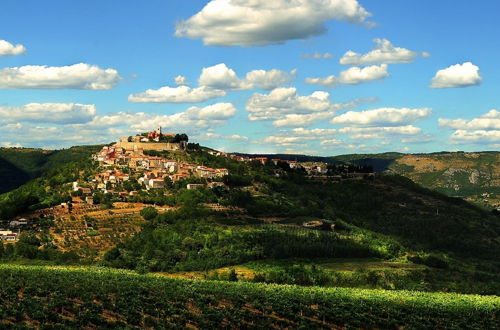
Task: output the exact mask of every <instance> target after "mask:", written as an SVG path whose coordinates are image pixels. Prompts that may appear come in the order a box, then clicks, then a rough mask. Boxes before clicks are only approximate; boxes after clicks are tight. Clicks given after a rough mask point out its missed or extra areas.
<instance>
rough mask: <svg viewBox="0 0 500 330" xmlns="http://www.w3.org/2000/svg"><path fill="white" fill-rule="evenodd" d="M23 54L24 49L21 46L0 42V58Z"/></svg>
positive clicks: (4, 41)
mask: <svg viewBox="0 0 500 330" xmlns="http://www.w3.org/2000/svg"><path fill="white" fill-rule="evenodd" d="M25 53H26V47H24V46H23V45H21V44H17V45H13V44H11V43H10V42H8V41H7V40H0V56H16V55H21V54H25Z"/></svg>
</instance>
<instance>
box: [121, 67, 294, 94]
mask: <svg viewBox="0 0 500 330" xmlns="http://www.w3.org/2000/svg"><path fill="white" fill-rule="evenodd" d="M295 74H296V70H292V71H291V72H290V73H288V72H284V71H281V70H277V69H272V70H269V71H265V70H253V71H250V72H248V73H247V74H246V77H245V78H244V79H240V78H239V77H238V75H237V74H236V72H235V71H234V70H233V69H231V68H229V67H228V66H227V65H226V64H224V63H220V64H216V65H213V66H210V67H206V68H203V69H202V71H201V74H200V77H199V79H198V84H199V87H196V88H191V87H188V86H185V84H187V79H186V77H184V76H181V75H179V76H177V77H175V83H176V84H177V85H180V86H177V87H169V86H164V87H160V88H159V89H148V90H146V91H145V92H142V93H137V94H130V95H129V97H128V100H129V101H130V102H141V103H197V102H204V101H207V100H210V99H214V98H217V97H222V96H225V95H226V91H228V90H248V89H253V88H260V89H264V90H270V89H274V88H276V87H278V86H281V85H283V84H286V83H289V82H291V81H292V80H293V79H294V77H295Z"/></svg>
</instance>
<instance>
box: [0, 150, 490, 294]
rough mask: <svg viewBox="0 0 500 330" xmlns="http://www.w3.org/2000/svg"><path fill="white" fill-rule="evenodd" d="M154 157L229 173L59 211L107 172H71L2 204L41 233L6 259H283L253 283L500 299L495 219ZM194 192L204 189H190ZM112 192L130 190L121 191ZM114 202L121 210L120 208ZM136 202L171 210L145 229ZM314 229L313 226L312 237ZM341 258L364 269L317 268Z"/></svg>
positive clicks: (396, 185)
mask: <svg viewBox="0 0 500 330" xmlns="http://www.w3.org/2000/svg"><path fill="white" fill-rule="evenodd" d="M159 156H161V157H167V158H168V159H177V158H178V159H179V160H182V161H188V162H192V163H193V164H203V165H205V166H209V167H213V168H217V167H222V168H225V169H227V170H228V171H229V173H230V174H229V175H227V176H225V177H224V179H223V182H220V183H223V185H222V186H221V185H218V186H216V187H214V188H208V187H207V186H206V179H203V178H199V177H198V178H197V177H191V178H187V179H183V180H179V181H176V182H173V183H172V182H170V183H169V184H168V185H166V186H164V187H163V188H161V189H152V190H146V189H144V190H142V191H141V192H138V193H136V194H133V195H130V194H128V193H126V194H125V196H119V195H118V194H117V193H115V194H113V193H105V194H103V193H102V192H98V191H96V192H95V193H94V195H93V197H94V201H95V203H96V205H87V204H81V206H78V207H77V206H76V205H75V207H74V208H73V210H72V211H70V210H66V209H64V211H61V210H60V208H61V206H58V207H55V206H54V205H58V204H60V203H61V202H65V201H67V200H68V199H69V198H71V195H70V194H72V195H73V197H74V198H77V199H78V198H79V197H78V195H77V192H75V191H73V188H72V185H71V184H70V183H71V182H74V181H78V182H80V183H81V184H82V185H87V186H88V187H90V186H91V185H92V184H94V185H95V184H96V183H92V180H94V178H95V175H96V173H99V172H101V171H102V169H100V168H99V166H97V165H96V164H95V163H93V161H92V160H90V159H87V160H85V161H80V162H71V163H67V164H65V165H62V166H59V167H57V168H55V169H52V170H51V171H49V172H47V173H46V174H45V175H44V176H42V177H40V178H38V179H36V180H33V181H31V182H30V183H28V184H26V185H23V186H21V187H19V188H18V189H15V190H13V191H11V192H9V193H6V194H3V195H1V196H0V214H2V215H4V217H6V218H7V217H8V216H9V215H16V214H20V215H23V216H26V217H29V218H30V219H32V220H31V223H32V224H33V226H35V227H34V228H35V229H36V231H35V232H32V233H30V232H29V231H26V233H24V234H23V235H22V236H21V239H20V240H19V242H18V243H17V244H16V248H15V249H10V250H9V251H7V249H6V248H5V253H4V258H5V259H7V260H12V259H17V258H28V259H44V260H52V261H54V262H74V261H75V255H76V256H77V258H76V259H78V258H79V259H80V261H79V262H85V263H89V262H90V263H100V264H105V265H107V266H110V267H119V268H127V269H135V270H137V271H141V272H169V273H178V272H186V271H202V272H212V273H213V272H214V271H215V270H217V269H219V268H221V267H234V266H242V265H246V266H242V267H243V268H245V267H246V269H248V263H249V262H263V261H264V262H267V261H270V262H271V261H273V260H282V261H283V262H281V263H279V264H277V265H275V266H273V267H275V268H273V269H267V268H265V267H264V269H263V271H262V272H260V271H257V272H256V273H258V274H257V275H258V276H257V277H258V279H259V280H260V281H262V282H269V283H271V282H275V283H299V284H307V283H322V284H321V285H325V286H337V285H342V286H365V287H374V288H412V289H418V290H427V291H433V290H445V291H455V292H463V293H483V294H498V293H500V287H498V283H500V281H499V278H498V273H499V272H498V271H499V269H500V264H498V262H497V261H496V257H497V255H498V251H500V241H499V239H498V238H499V237H500V222H499V221H498V216H496V215H494V214H492V213H490V212H487V211H485V210H483V209H480V208H478V207H476V206H474V205H471V204H469V203H467V202H465V201H463V200H461V199H458V198H450V197H447V196H445V195H442V194H440V193H438V192H435V191H431V190H428V189H425V188H422V187H421V186H419V185H417V184H415V183H413V182H412V181H410V180H408V179H405V178H403V177H399V176H391V175H381V176H377V177H375V178H370V177H366V178H365V179H363V177H358V178H354V179H349V178H347V179H343V180H340V181H328V180H327V181H324V180H316V179H314V177H313V178H310V177H309V176H307V175H306V173H305V172H304V171H303V170H301V169H291V168H289V167H288V168H287V167H283V166H281V167H280V165H273V164H272V163H267V164H265V165H262V164H261V163H259V162H238V161H236V160H232V159H230V158H227V157H221V156H213V155H210V154H209V153H207V152H205V151H203V150H191V151H188V152H184V151H183V152H178V151H176V152H169V151H165V152H163V153H158V154H155V156H154V157H153V159H158V158H157V157H159ZM127 173H129V172H127ZM130 173H132V172H130ZM141 173H142V172H140V173H138V175H143V174H141ZM203 182H205V183H203ZM189 183H197V184H201V187H198V189H191V190H190V189H187V187H186V185H187V184H189ZM134 185H137V184H134ZM111 188H113V189H114V190H115V191H122V190H123V189H125V188H124V185H122V184H118V183H117V184H114V186H113V187H108V189H110V190H111ZM129 188H131V189H136V188H133V187H132V186H131V187H129ZM89 189H90V188H89ZM117 202H121V203H122V204H124V205H125V206H126V207H125V208H124V209H120V208H119V207H117V206H116V205H117ZM137 203H144V204H149V205H156V207H158V206H159V205H161V206H162V208H164V209H169V208H171V209H170V210H169V211H167V212H161V213H157V212H153V213H151V216H149V215H147V216H146V215H144V218H146V217H147V221H144V219H142V218H141V217H140V216H139V210H138V209H137V208H136V209H134V206H133V205H136V204H137ZM127 205H128V206H127ZM127 207H129V209H128V210H127ZM80 208H81V210H80ZM130 208H131V209H134V210H131V209H130ZM146 209H147V208H146ZM141 214H143V213H142V212H141ZM144 214H146V213H144ZM308 223H313V224H314V223H318V226H316V227H311V228H307V227H306V226H305V224H308ZM332 228H333V230H332ZM136 232H137V233H136ZM7 247H9V245H7ZM71 253H72V254H71ZM103 258H104V259H103ZM300 258H302V259H308V260H310V262H309V263H304V262H302V261H300V260H299V261H297V259H300ZM336 258H351V259H358V260H359V267H358V268H359V269H357V268H356V269H355V272H354V274H352V276H351V275H349V276H348V277H345V276H343V275H342V274H339V273H338V272H336V270H335V269H333V271H334V272H333V273H332V272H331V270H332V269H331V267H329V266H324V264H325V261H321V260H319V259H328V260H326V263H327V264H328V263H331V262H332V260H331V259H336ZM367 258H369V259H371V260H373V261H374V262H378V261H384V260H385V261H397V262H403V263H406V264H407V265H410V266H408V267H406V266H404V267H403V268H404V269H408V270H409V271H406V270H405V271H403V272H398V271H396V272H392V271H391V268H392V266H395V267H396V268H398V269H399V268H400V266H399V265H396V264H386V265H385V266H384V269H383V270H380V269H378V270H374V272H370V271H368V272H367V271H366V269H365V268H366V267H365V266H366V265H365V263H364V261H363V259H367ZM295 265H296V266H297V267H298V268H297V267H295V268H294V267H293V266H295ZM411 265H425V266H427V267H428V268H418V267H417V268H415V269H413V268H412V266H411ZM251 267H254V266H251ZM256 267H257V268H258V267H260V266H256ZM254 268H255V267H254ZM398 269H396V270H398ZM256 270H258V269H256ZM275 271H276V272H275ZM207 274H208V273H207ZM470 278H474V280H473V281H470Z"/></svg>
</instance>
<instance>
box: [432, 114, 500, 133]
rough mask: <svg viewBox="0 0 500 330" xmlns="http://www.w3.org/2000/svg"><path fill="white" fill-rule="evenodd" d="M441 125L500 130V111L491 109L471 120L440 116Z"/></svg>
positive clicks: (445, 126) (453, 127)
mask: <svg viewBox="0 0 500 330" xmlns="http://www.w3.org/2000/svg"><path fill="white" fill-rule="evenodd" d="M438 122H439V127H443V128H451V129H468V130H500V111H498V110H490V111H489V112H487V113H486V114H484V115H481V116H479V117H477V118H473V119H471V120H466V119H461V118H459V119H443V118H439V120H438Z"/></svg>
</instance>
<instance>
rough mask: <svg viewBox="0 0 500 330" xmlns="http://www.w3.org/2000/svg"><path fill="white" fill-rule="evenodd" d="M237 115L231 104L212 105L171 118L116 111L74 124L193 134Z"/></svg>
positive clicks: (174, 115) (96, 127)
mask: <svg viewBox="0 0 500 330" xmlns="http://www.w3.org/2000/svg"><path fill="white" fill-rule="evenodd" d="M235 113H236V108H235V107H234V106H233V105H232V104H231V103H215V104H212V105H208V106H205V107H202V108H200V107H190V108H188V109H187V110H185V111H182V112H178V113H174V114H171V115H162V114H149V113H144V112H135V113H134V112H118V113H113V114H107V115H97V116H95V117H94V118H93V119H92V121H91V122H88V123H86V124H83V125H74V127H75V128H78V129H90V130H93V129H100V128H104V127H108V128H109V127H126V128H128V129H132V130H133V131H137V132H139V131H144V130H148V129H151V128H152V127H157V126H158V125H161V126H163V127H165V128H171V129H174V130H178V129H179V128H181V129H183V130H185V131H186V132H187V133H196V132H198V130H199V129H207V128H212V127H215V126H219V125H224V124H225V123H226V122H227V120H229V119H230V118H232V117H233V116H234V115H235Z"/></svg>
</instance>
